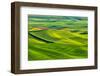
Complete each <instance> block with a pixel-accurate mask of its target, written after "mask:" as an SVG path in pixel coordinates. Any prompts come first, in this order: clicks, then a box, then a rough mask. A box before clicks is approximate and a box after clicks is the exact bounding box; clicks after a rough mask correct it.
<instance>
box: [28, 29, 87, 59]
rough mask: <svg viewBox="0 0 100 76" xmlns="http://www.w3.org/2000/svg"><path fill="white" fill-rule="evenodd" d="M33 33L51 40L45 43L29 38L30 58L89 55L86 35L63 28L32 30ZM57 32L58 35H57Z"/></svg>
mask: <svg viewBox="0 0 100 76" xmlns="http://www.w3.org/2000/svg"><path fill="white" fill-rule="evenodd" d="M32 34H33V35H35V36H37V37H40V38H43V39H46V40H51V41H53V42H54V43H45V42H43V41H39V40H37V39H34V38H32V37H30V38H29V60H47V59H49V60H50V59H75V58H86V57H87V44H85V43H86V42H87V40H86V37H84V36H80V35H79V34H75V33H73V34H72V33H71V32H69V31H68V32H67V30H66V29H63V30H44V31H38V32H32ZM55 34H56V35H55ZM82 40H85V42H82Z"/></svg>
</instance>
